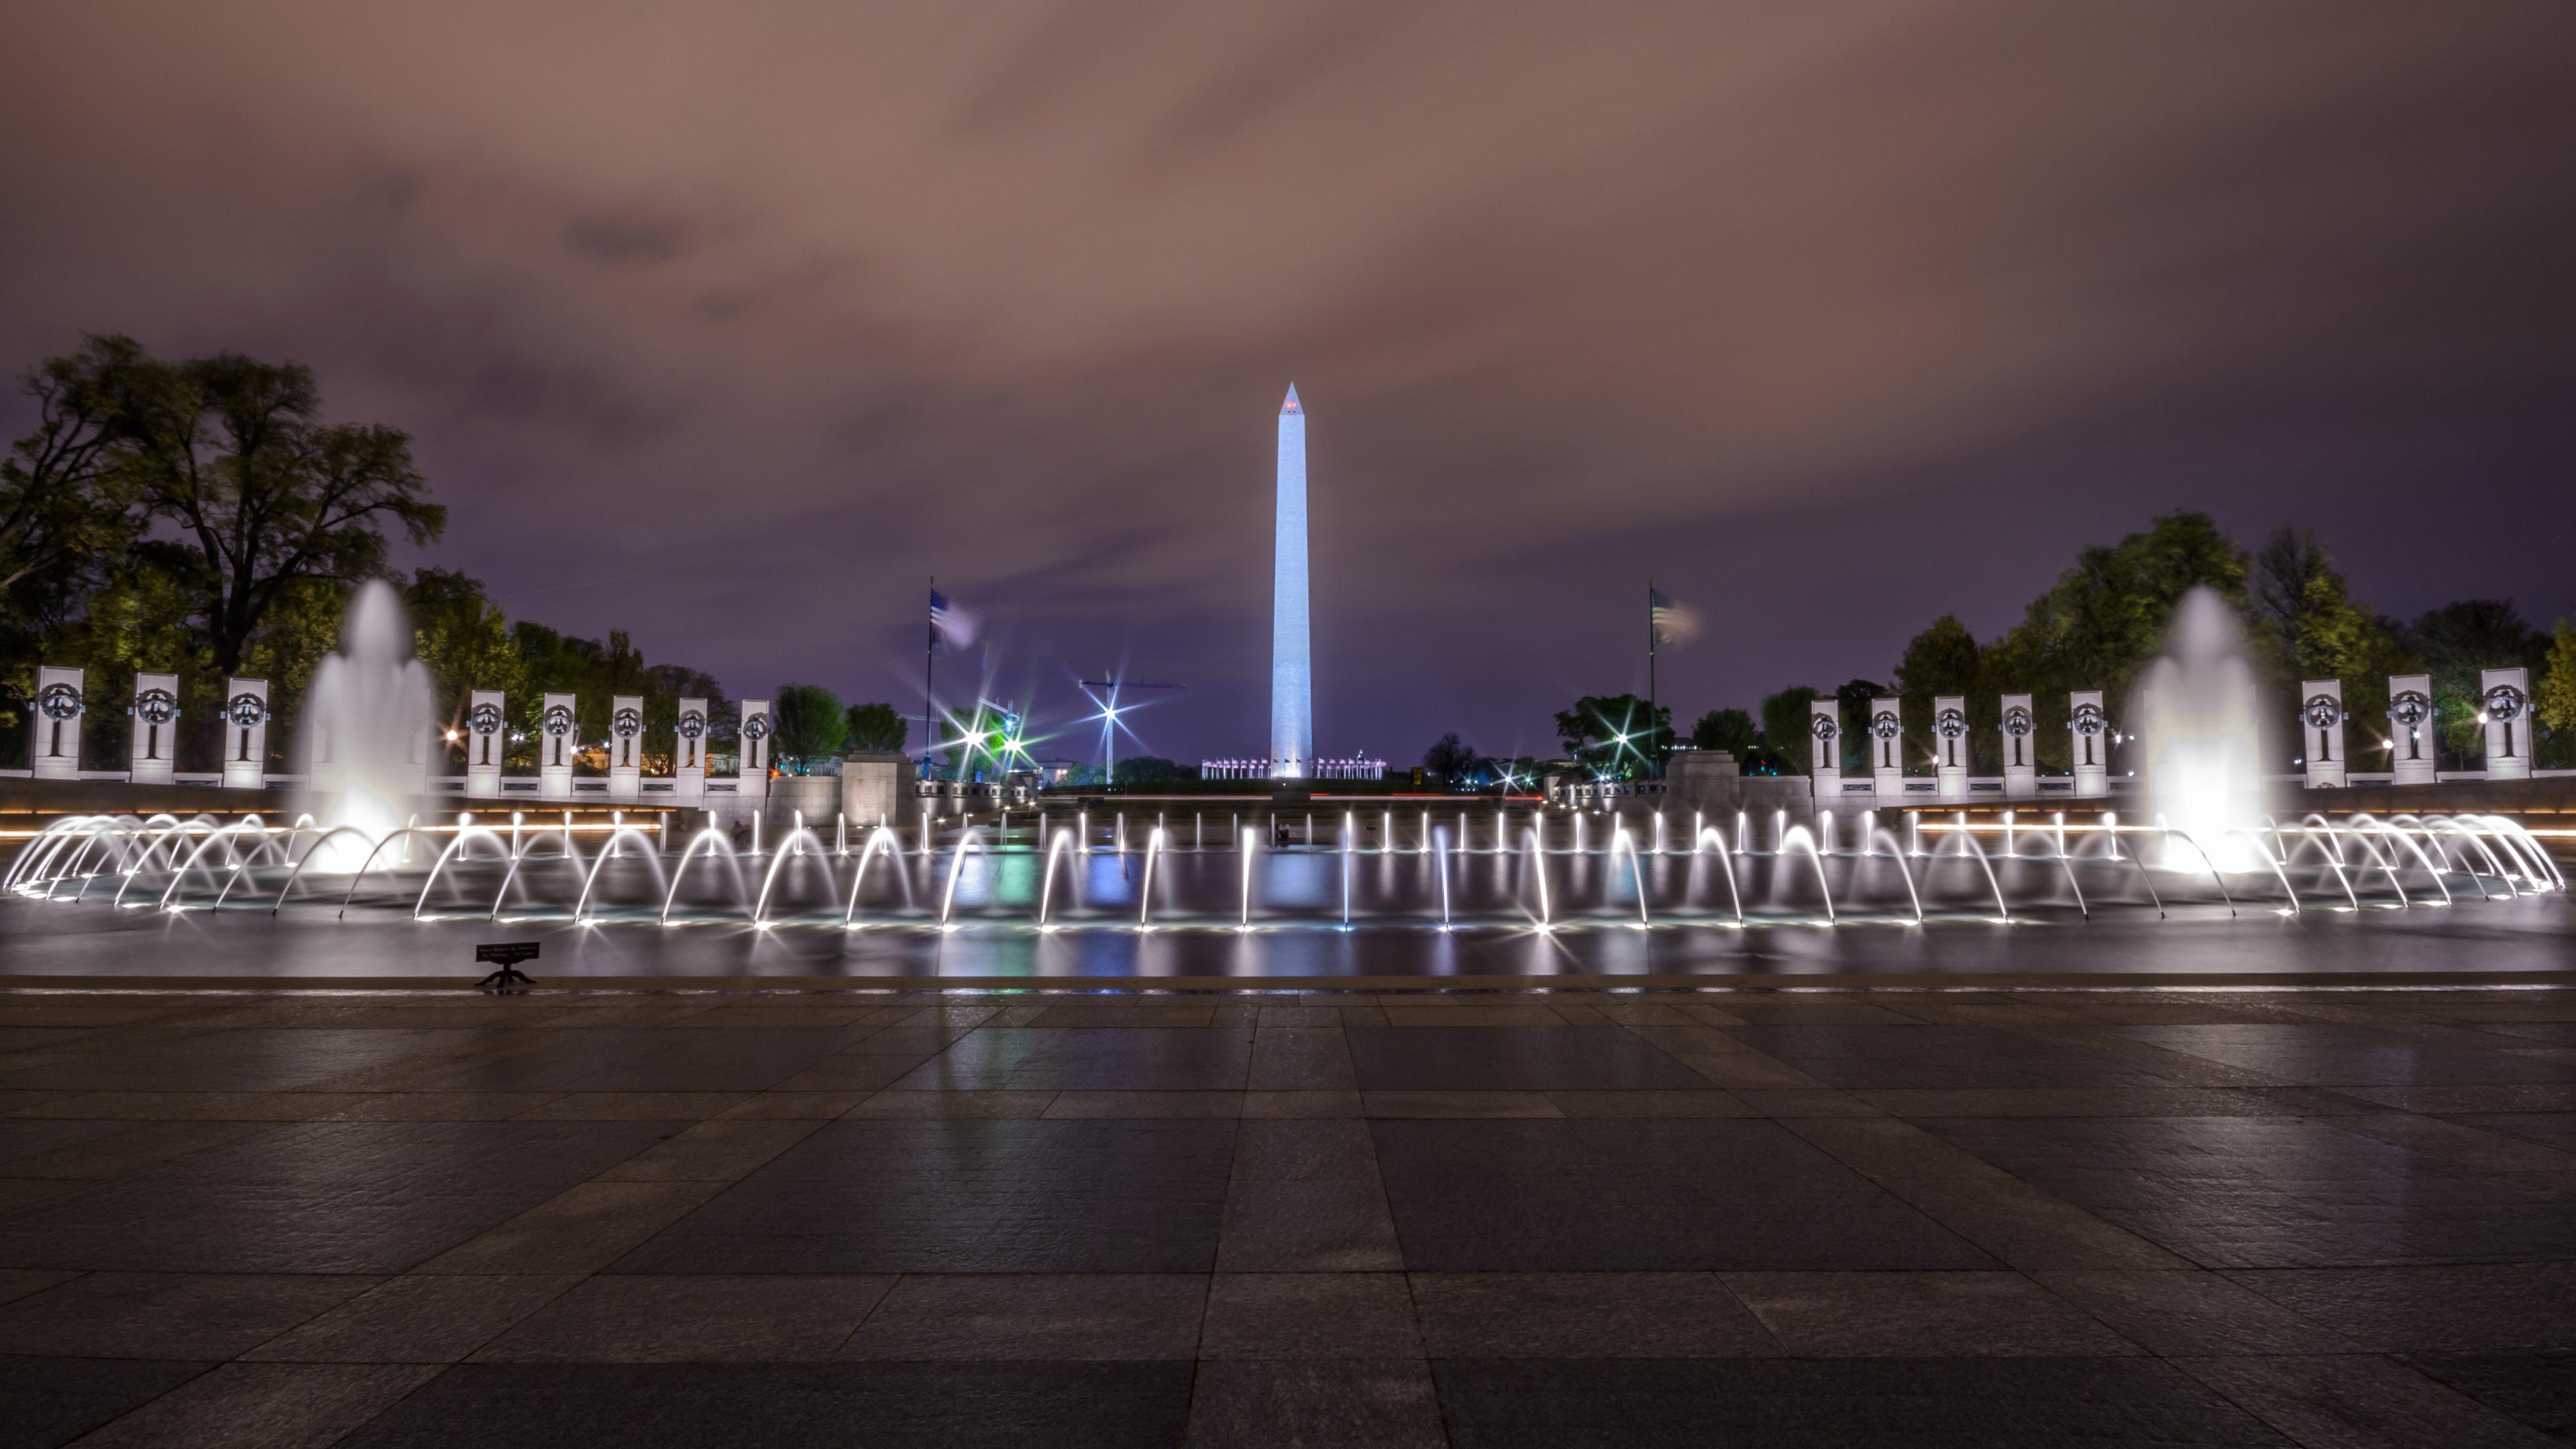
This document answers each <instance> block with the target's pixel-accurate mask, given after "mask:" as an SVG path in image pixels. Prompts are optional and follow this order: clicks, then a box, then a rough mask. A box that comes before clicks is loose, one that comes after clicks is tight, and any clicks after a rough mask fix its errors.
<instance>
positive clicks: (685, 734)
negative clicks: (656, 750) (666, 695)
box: [671, 699, 707, 802]
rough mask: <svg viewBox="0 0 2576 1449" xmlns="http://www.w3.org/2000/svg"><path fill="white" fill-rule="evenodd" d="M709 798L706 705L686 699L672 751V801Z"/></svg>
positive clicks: (681, 708) (682, 706) (695, 700)
mask: <svg viewBox="0 0 2576 1449" xmlns="http://www.w3.org/2000/svg"><path fill="white" fill-rule="evenodd" d="M706 797H707V702H706V701H705V700H703V699H684V700H681V701H680V719H679V724H678V729H677V735H676V739H675V740H674V743H673V747H672V751H671V798H672V799H674V800H683V801H691V802H694V801H698V800H703V799H705V798H706Z"/></svg>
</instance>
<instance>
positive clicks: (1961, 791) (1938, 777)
mask: <svg viewBox="0 0 2576 1449" xmlns="http://www.w3.org/2000/svg"><path fill="white" fill-rule="evenodd" d="M1932 751H1933V755H1932V770H1933V776H1932V777H1933V780H1934V781H1935V782H1936V785H1937V793H1938V795H1939V796H1940V798H1941V799H1942V800H1943V801H1945V802H1949V801H1964V800H1966V799H1967V798H1968V701H1967V697H1966V696H1964V695H1957V694H1939V695H1934V696H1933V697H1932Z"/></svg>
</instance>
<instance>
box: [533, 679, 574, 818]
mask: <svg viewBox="0 0 2576 1449" xmlns="http://www.w3.org/2000/svg"><path fill="white" fill-rule="evenodd" d="M574 723H575V721H574V719H573V697H572V696H571V695H569V694H549V695H547V696H546V707H545V710H544V712H543V713H541V714H539V715H538V716H537V798H538V799H540V800H569V799H571V798H572V756H573V751H574V750H576V749H579V748H580V746H581V742H580V741H578V740H576V739H574V738H573V737H572V732H573V726H574Z"/></svg>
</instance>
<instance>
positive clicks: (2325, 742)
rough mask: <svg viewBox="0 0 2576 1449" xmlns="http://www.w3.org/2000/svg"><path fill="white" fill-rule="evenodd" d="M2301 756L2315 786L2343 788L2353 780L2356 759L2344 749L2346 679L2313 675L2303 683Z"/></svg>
mask: <svg viewBox="0 0 2576 1449" xmlns="http://www.w3.org/2000/svg"><path fill="white" fill-rule="evenodd" d="M2299 758H2300V759H2301V760H2302V761H2303V762H2304V768H2305V769H2306V770H2307V784H2308V788H2309V789H2311V790H2333V789H2340V788H2341V787H2343V786H2344V785H2347V784H2349V783H2351V773H2352V761H2351V760H2350V759H2348V758H2346V757H2345V753H2344V715H2343V681H2342V680H2340V679H2311V680H2308V681H2307V682H2305V683H2303V684H2301V685H2300V686H2299Z"/></svg>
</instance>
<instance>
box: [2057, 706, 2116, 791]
mask: <svg viewBox="0 0 2576 1449" xmlns="http://www.w3.org/2000/svg"><path fill="white" fill-rule="evenodd" d="M2066 729H2067V733H2068V734H2069V735H2070V736H2071V742H2072V744H2073V746H2074V754H2073V755H2072V757H2071V758H2072V759H2073V760H2074V762H2075V794H2076V797H2077V798H2078V799H2083V800H2099V799H2101V798H2102V797H2103V796H2105V795H2108V794H2110V793H2111V717H2110V716H2109V715H2106V714H2104V713H2103V712H2102V691H2100V690H2098V689H2078V690H2074V691H2071V692H2069V693H2068V694H2067V696H2066Z"/></svg>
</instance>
